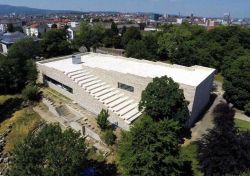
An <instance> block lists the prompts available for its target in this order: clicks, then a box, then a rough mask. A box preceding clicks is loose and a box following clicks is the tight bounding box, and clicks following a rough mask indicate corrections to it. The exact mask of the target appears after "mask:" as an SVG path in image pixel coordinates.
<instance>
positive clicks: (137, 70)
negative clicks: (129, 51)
mask: <svg viewBox="0 0 250 176" xmlns="http://www.w3.org/2000/svg"><path fill="white" fill-rule="evenodd" d="M37 66H38V70H39V81H40V82H41V83H45V84H47V85H48V86H49V87H50V88H52V89H54V90H56V91H58V92H60V93H62V94H63V95H65V96H67V97H69V98H70V99H72V100H73V101H75V102H76V103H78V104H79V105H80V106H82V107H84V108H85V109H87V110H89V111H91V112H93V113H95V114H99V113H100V111H101V109H103V108H104V109H108V110H109V113H110V117H109V121H110V122H111V123H113V124H116V125H117V126H119V127H121V128H122V129H125V130H129V126H130V125H131V124H132V123H133V122H134V121H135V120H136V119H137V118H138V117H139V116H140V115H141V112H139V110H138V103H139V101H140V99H141V93H142V91H143V90H145V88H146V87H147V85H148V83H150V82H151V81H152V80H153V78H155V77H162V76H165V75H167V76H168V77H171V78H172V79H173V80H174V81H175V82H177V83H179V85H180V88H182V89H183V90H184V95H185V98H186V100H187V101H188V102H189V110H190V114H191V118H190V120H189V122H190V123H193V122H195V120H196V119H197V117H198V116H199V115H200V114H201V113H202V111H203V109H204V108H205V107H206V105H207V103H208V102H209V99H210V92H211V89H212V86H213V80H214V74H215V69H211V68H206V67H201V66H192V67H184V66H179V65H171V64H165V63H161V62H151V61H146V60H137V59H133V58H124V57H120V56H111V55H104V54H97V53H85V54H82V55H76V56H74V57H71V56H66V57H61V58H53V59H49V60H45V61H41V62H38V63H37Z"/></svg>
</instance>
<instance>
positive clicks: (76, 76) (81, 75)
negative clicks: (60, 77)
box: [71, 71, 90, 80]
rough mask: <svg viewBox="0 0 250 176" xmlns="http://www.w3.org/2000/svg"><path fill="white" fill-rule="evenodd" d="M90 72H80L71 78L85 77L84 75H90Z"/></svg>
mask: <svg viewBox="0 0 250 176" xmlns="http://www.w3.org/2000/svg"><path fill="white" fill-rule="evenodd" d="M89 73H90V72H87V71H86V72H83V73H80V74H78V75H75V76H72V77H71V79H73V80H76V79H77V78H81V77H83V76H86V75H89Z"/></svg>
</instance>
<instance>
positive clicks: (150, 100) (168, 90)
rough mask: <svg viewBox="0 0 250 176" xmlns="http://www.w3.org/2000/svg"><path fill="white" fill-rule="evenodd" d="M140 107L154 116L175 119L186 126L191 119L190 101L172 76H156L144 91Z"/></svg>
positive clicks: (158, 118)
mask: <svg viewBox="0 0 250 176" xmlns="http://www.w3.org/2000/svg"><path fill="white" fill-rule="evenodd" d="M139 109H140V110H144V112H145V113H146V114H147V115H149V116H151V117H152V118H154V119H155V120H160V119H169V120H170V119H174V120H176V121H178V122H179V123H180V125H182V126H184V125H185V123H186V122H187V120H188V119H189V110H188V103H187V102H186V101H185V97H184V94H183V90H181V89H179V85H178V84H177V83H175V82H174V81H173V80H172V79H171V78H168V77H167V76H163V77H161V78H154V79H153V82H151V83H149V84H148V86H147V88H146V89H145V90H144V91H143V92H142V96H141V101H140V103H139Z"/></svg>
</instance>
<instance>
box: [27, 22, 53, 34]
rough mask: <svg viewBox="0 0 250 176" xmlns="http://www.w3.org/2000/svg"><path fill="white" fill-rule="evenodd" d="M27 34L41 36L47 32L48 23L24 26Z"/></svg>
mask: <svg viewBox="0 0 250 176" xmlns="http://www.w3.org/2000/svg"><path fill="white" fill-rule="evenodd" d="M24 30H25V33H26V35H27V36H35V37H40V36H41V35H42V34H43V33H45V32H47V30H48V25H47V24H32V25H30V26H27V27H25V28H24Z"/></svg>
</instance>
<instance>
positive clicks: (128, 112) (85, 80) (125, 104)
mask: <svg viewBox="0 0 250 176" xmlns="http://www.w3.org/2000/svg"><path fill="white" fill-rule="evenodd" d="M64 74H65V75H67V76H68V77H69V78H70V79H71V80H72V81H74V82H75V83H77V84H78V85H79V86H80V87H82V89H84V90H85V91H86V92H88V93H89V95H91V96H92V97H94V98H95V99H97V100H98V101H99V102H100V103H103V104H104V105H105V106H106V108H107V109H108V110H109V111H112V112H114V113H115V114H117V116H118V117H119V118H122V119H123V120H124V121H125V122H126V123H128V124H131V123H132V122H133V121H134V120H136V119H137V118H138V117H139V116H140V115H141V112H140V111H139V110H138V102H135V101H134V100H132V99H130V98H129V97H127V96H126V95H124V94H123V93H121V92H119V89H118V88H115V87H112V86H110V85H109V84H107V83H106V82H104V81H102V80H100V79H99V78H98V77H97V76H95V75H92V74H91V72H90V71H88V70H84V69H81V70H76V71H72V72H68V73H64Z"/></svg>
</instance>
